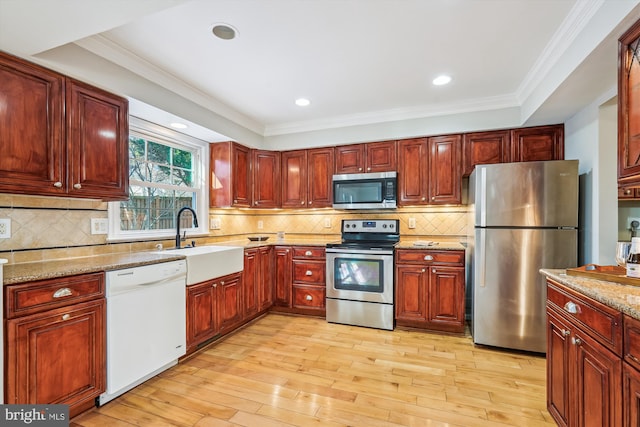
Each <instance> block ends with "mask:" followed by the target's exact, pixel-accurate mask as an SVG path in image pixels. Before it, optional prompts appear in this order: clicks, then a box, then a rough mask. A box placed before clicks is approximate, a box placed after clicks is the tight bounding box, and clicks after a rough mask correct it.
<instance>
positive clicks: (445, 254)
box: [396, 249, 464, 265]
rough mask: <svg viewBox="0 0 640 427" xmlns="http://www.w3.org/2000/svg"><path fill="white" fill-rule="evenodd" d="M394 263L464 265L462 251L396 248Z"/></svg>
mask: <svg viewBox="0 0 640 427" xmlns="http://www.w3.org/2000/svg"><path fill="white" fill-rule="evenodd" d="M396 263H398V264H403V263H404V264H456V265H464V251H421V250H413V249H408V250H397V251H396Z"/></svg>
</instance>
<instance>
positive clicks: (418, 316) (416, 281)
mask: <svg viewBox="0 0 640 427" xmlns="http://www.w3.org/2000/svg"><path fill="white" fill-rule="evenodd" d="M427 280H428V273H427V271H426V268H425V267H423V266H416V265H410V266H405V265H398V266H396V307H395V310H396V320H397V321H399V322H400V323H401V321H402V320H406V321H423V322H424V321H426V320H427V306H426V301H427Z"/></svg>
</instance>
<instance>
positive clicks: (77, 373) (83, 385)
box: [6, 298, 106, 417]
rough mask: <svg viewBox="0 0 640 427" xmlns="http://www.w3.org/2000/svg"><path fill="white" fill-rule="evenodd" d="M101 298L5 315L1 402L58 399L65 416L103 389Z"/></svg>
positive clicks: (86, 405) (88, 404)
mask: <svg viewBox="0 0 640 427" xmlns="http://www.w3.org/2000/svg"><path fill="white" fill-rule="evenodd" d="M105 307H106V306H105V299H104V298H101V299H98V300H95V301H90V302H84V303H80V304H74V305H71V306H68V307H62V308H58V309H55V310H48V311H44V312H42V313H37V314H32V315H29V316H24V317H18V318H15V319H9V320H7V323H6V326H7V329H6V330H7V342H8V343H9V345H8V346H7V365H6V367H7V369H6V373H7V379H6V386H7V389H6V402H7V403H10V404H35V403H41V404H46V403H63V404H67V405H69V414H70V416H71V417H73V416H75V415H77V414H79V413H80V412H82V411H84V410H87V409H89V408H91V407H93V406H94V404H95V403H94V402H95V398H96V397H98V396H99V395H100V394H101V393H102V392H104V390H105V372H106V368H105V366H106V360H105V357H106V356H105V355H106V348H105V343H106V335H105V331H106V330H105Z"/></svg>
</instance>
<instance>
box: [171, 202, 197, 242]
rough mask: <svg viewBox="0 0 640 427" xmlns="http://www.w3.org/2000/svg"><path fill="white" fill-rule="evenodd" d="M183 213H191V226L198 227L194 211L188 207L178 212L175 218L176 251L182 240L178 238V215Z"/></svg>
mask: <svg viewBox="0 0 640 427" xmlns="http://www.w3.org/2000/svg"><path fill="white" fill-rule="evenodd" d="M184 211H191V213H192V214H193V226H194V227H197V226H198V215H196V211H194V210H193V209H191V208H190V207H189V206H185V207H183V208H181V209H180V210H179V211H178V216H177V217H176V249H180V243H181V241H182V239H181V238H180V215H182V212H184ZM185 235H186V231H185Z"/></svg>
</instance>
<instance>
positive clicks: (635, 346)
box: [623, 314, 640, 371]
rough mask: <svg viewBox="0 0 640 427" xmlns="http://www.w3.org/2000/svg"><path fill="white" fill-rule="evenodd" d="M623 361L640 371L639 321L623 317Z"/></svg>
mask: <svg viewBox="0 0 640 427" xmlns="http://www.w3.org/2000/svg"><path fill="white" fill-rule="evenodd" d="M623 356H624V360H625V361H627V362H628V363H630V364H631V365H633V366H634V367H635V368H636V369H637V370H639V371H640V320H637V319H634V318H633V317H629V316H627V315H626V314H625V315H624V354H623Z"/></svg>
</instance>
